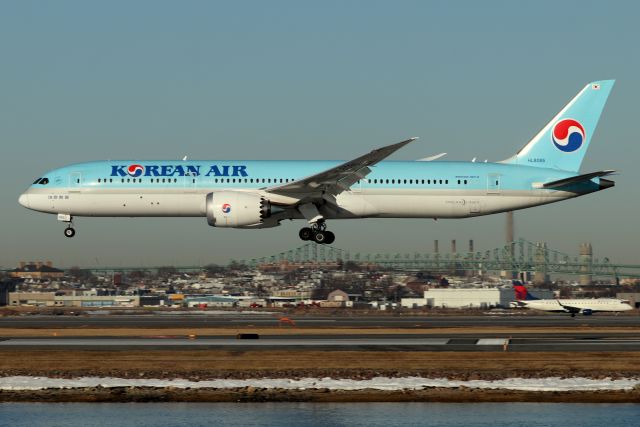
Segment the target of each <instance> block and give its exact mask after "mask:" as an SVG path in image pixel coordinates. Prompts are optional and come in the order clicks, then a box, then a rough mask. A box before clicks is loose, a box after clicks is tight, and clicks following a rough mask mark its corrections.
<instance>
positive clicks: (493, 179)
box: [487, 173, 502, 194]
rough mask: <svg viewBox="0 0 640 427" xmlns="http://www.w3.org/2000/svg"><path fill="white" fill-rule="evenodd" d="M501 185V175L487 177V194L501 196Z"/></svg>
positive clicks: (493, 174)
mask: <svg viewBox="0 0 640 427" xmlns="http://www.w3.org/2000/svg"><path fill="white" fill-rule="evenodd" d="M501 183H502V180H501V177H500V174H497V173H490V174H489V175H487V194H500V189H501Z"/></svg>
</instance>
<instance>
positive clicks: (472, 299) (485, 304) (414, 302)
mask: <svg viewBox="0 0 640 427" xmlns="http://www.w3.org/2000/svg"><path fill="white" fill-rule="evenodd" d="M530 293H531V294H533V295H535V296H536V297H537V298H541V299H547V298H553V292H552V291H547V290H540V289H532V290H530ZM514 300H515V294H514V292H513V288H511V287H504V288H498V287H493V288H434V289H427V290H426V291H424V297H423V298H403V299H402V300H401V304H402V307H405V308H421V307H429V308H494V307H502V308H508V307H509V306H510V303H511V302H512V301H514Z"/></svg>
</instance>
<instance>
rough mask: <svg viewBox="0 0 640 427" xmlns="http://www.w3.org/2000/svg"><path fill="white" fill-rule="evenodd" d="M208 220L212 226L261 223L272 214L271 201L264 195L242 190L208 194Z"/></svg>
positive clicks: (231, 226) (237, 225)
mask: <svg viewBox="0 0 640 427" xmlns="http://www.w3.org/2000/svg"><path fill="white" fill-rule="evenodd" d="M206 212H207V222H208V223H209V225H210V226H212V227H225V228H242V227H247V226H254V225H260V224H262V223H263V222H264V220H265V219H267V218H269V217H270V216H271V203H269V200H267V199H265V198H264V197H262V196H260V195H258V194H253V193H243V192H240V191H217V192H214V193H209V194H207V202H206Z"/></svg>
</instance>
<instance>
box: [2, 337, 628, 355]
mask: <svg viewBox="0 0 640 427" xmlns="http://www.w3.org/2000/svg"><path fill="white" fill-rule="evenodd" d="M71 348H73V349H75V350H77V349H86V350H132V349H182V350H184V349H236V350H237V349H251V350H275V349H289V350H304V349H314V350H334V351H335V350H376V351H409V350H412V351H512V352H513V351H522V352H535V351H640V335H633V336H631V335H613V336H609V335H597V336H589V335H572V336H555V337H554V336H546V337H545V336H528V335H522V336H516V337H496V336H494V337H485V336H478V337H474V336H453V337H433V336H428V337H421V336H418V337H416V336H410V337H406V336H394V337H390V336H382V337H380V336H368V337H367V336H364V337H363V336H358V337H355V338H354V337H331V338H328V337H326V336H322V337H309V336H305V337H300V336H286V337H284V336H268V337H261V338H260V339H236V338H230V337H195V338H187V337H184V338H181V337H150V338H109V337H104V338H103V337H83V338H11V339H3V340H0V352H1V351H3V350H11V349H40V350H48V349H71Z"/></svg>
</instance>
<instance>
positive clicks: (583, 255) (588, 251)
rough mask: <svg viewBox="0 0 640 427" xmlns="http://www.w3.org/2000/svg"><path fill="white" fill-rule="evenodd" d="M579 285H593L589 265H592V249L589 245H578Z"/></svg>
mask: <svg viewBox="0 0 640 427" xmlns="http://www.w3.org/2000/svg"><path fill="white" fill-rule="evenodd" d="M580 263H581V264H582V265H581V266H580V272H582V273H583V274H581V275H580V279H579V281H580V284H581V285H586V286H588V285H591V284H592V283H593V277H592V275H591V274H590V273H591V264H592V263H593V248H592V247H591V243H580Z"/></svg>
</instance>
